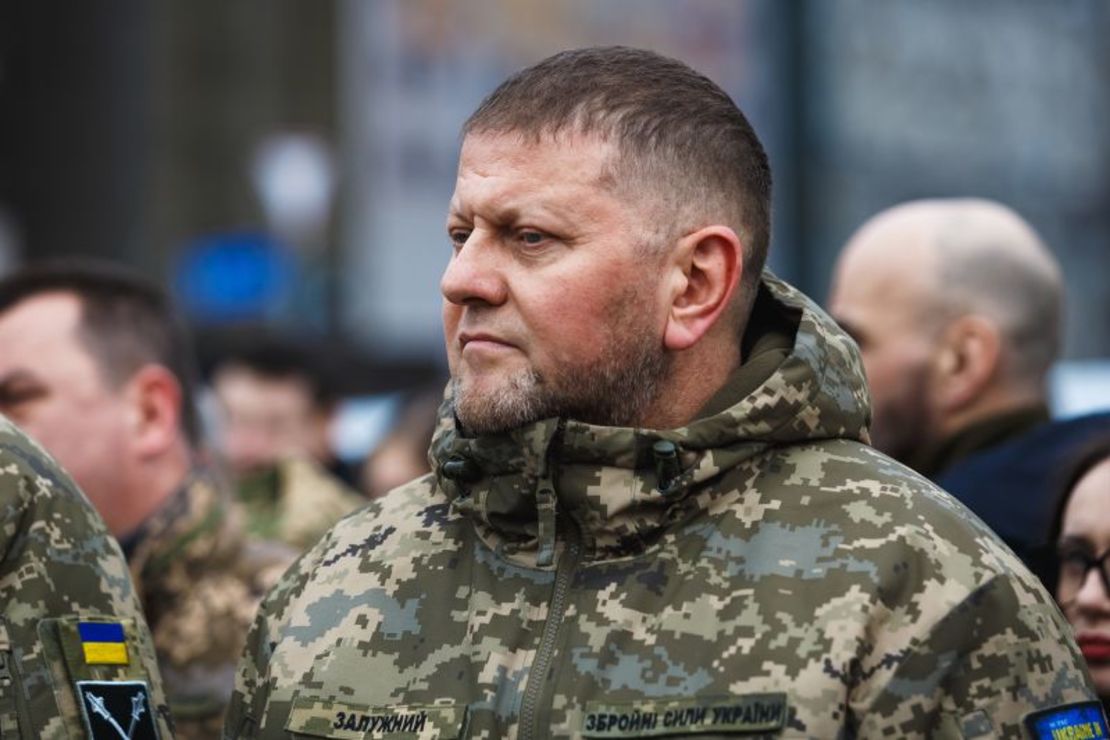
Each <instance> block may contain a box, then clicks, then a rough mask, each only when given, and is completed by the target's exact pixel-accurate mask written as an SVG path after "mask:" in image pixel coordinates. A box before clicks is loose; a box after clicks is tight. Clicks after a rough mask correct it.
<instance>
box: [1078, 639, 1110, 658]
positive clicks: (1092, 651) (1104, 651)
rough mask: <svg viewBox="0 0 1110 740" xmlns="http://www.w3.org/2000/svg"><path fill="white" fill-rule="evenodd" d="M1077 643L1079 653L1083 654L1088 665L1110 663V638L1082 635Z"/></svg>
mask: <svg viewBox="0 0 1110 740" xmlns="http://www.w3.org/2000/svg"><path fill="white" fill-rule="evenodd" d="M1075 641H1076V642H1077V643H1078V644H1079V651H1080V652H1081V653H1083V657H1084V658H1086V659H1087V662H1088V663H1107V662H1110V638H1108V637H1104V636H1102V635H1091V634H1086V635H1085V634H1082V633H1080V634H1079V636H1078V637H1076V639H1075Z"/></svg>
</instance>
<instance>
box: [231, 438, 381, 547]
mask: <svg viewBox="0 0 1110 740" xmlns="http://www.w3.org/2000/svg"><path fill="white" fill-rule="evenodd" d="M238 503H239V505H240V506H241V507H242V509H243V512H244V516H245V518H246V527H247V532H248V533H249V534H250V535H251V536H252V537H258V538H261V539H267V540H277V541H279V542H284V543H286V544H287V545H290V546H291V547H294V548H296V549H297V550H299V551H302V552H303V551H304V550H307V549H308V548H310V547H312V546H313V545H315V544H316V543H317V542H318V541H319V540H320V538H321V537H323V536H324V533H325V532H327V531H328V530H329V529H331V528H332V527H333V526H335V523H336V522H338V521H339V520H340V519H342V518H343V517H345V516H347V515H348V514H350V513H351V512H352V511H355V510H356V509H358V508H360V507H362V506H365V505H366V503H367V500H366V498H364V497H363V496H360V495H359V494H358V493H356V492H355V491H353V490H351V489H350V488H348V487H347V486H346V484H344V483H343V481H341V480H340V479H339V478H337V477H335V476H333V475H332V474H331V473H329V472H328V471H327V470H325V469H324V468H323V467H321V466H320V465H319V464H317V463H316V462H314V461H311V460H305V459H300V458H289V459H286V460H282V461H281V462H279V463H277V464H276V465H274V466H272V467H269V468H266V469H265V470H260V471H257V472H255V473H252V474H250V475H248V476H246V477H244V478H243V479H242V480H241V481H240V483H239V489H238Z"/></svg>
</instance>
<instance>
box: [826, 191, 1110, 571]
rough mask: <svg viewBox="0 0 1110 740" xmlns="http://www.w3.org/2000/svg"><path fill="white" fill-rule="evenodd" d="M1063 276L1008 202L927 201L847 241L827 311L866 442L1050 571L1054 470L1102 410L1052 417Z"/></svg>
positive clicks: (1101, 419) (1101, 425) (1102, 425)
mask: <svg viewBox="0 0 1110 740" xmlns="http://www.w3.org/2000/svg"><path fill="white" fill-rule="evenodd" d="M1062 289H1063V284H1062V279H1061V275H1060V268H1059V266H1058V265H1057V263H1056V260H1055V258H1054V257H1053V255H1052V253H1051V252H1050V251H1049V250H1048V249H1047V248H1046V247H1045V245H1044V244H1043V243H1042V241H1041V239H1040V237H1038V235H1037V234H1036V232H1034V230H1033V229H1032V227H1030V226H1029V224H1027V223H1026V222H1025V221H1023V220H1022V219H1021V217H1020V216H1018V215H1017V214H1016V213H1014V212H1013V211H1012V210H1010V209H1009V208H1007V207H1005V206H1003V205H1001V204H998V203H993V202H990V201H986V200H976V199H952V200H924V201H916V202H910V203H905V204H902V205H899V206H896V207H894V208H891V209H889V210H887V211H884V212H882V213H880V214H878V215H877V216H875V217H874V218H872V219H871V220H870V221H868V222H867V223H865V224H864V225H863V226H862V227H861V228H860V229H859V230H858V231H857V232H856V234H855V235H853V236H852V238H851V239H850V240H849V242H848V245H847V246H846V247H845V249H844V251H843V253H842V254H841V256H840V259H839V262H838V264H837V267H836V273H835V277H834V282H833V286H832V290H831V294H830V303H829V307H830V311H831V313H832V315H833V317H834V318H835V319H836V320H837V321H838V322H840V325H841V326H842V327H844V329H845V330H846V331H848V333H849V334H851V335H852V336H853V337H854V338H855V340H856V342H857V343H858V344H859V347H860V351H861V353H862V355H863V363H864V369H865V371H866V374H867V380H868V384H869V385H870V389H871V398H872V410H873V416H874V419H873V425H872V441H873V443H874V445H875V446H876V447H877V448H878V449H880V450H882V451H883V452H886V453H887V454H889V455H890V456H892V457H894V458H895V459H897V460H900V461H901V462H904V463H906V464H907V465H909V466H910V467H912V468H914V469H916V470H918V471H919V472H921V473H923V474H924V475H926V476H928V477H929V478H932V479H933V480H934V481H936V482H937V483H938V484H939V485H940V486H941V487H943V488H944V489H946V490H947V491H949V492H951V493H952V494H954V495H955V496H956V497H957V498H959V499H960V500H962V501H963V502H964V503H965V504H967V505H968V507H969V508H970V509H971V510H972V511H974V512H975V513H976V514H978V515H979V516H980V517H982V518H983V520H984V521H986V522H987V524H989V525H990V526H991V527H992V528H993V529H994V530H995V531H996V532H998V533H999V534H1000V535H1001V536H1002V538H1003V539H1004V540H1005V541H1006V542H1007V544H1009V545H1010V546H1011V547H1012V548H1013V549H1014V550H1015V552H1017V553H1018V555H1020V556H1021V557H1022V559H1023V560H1025V562H1026V563H1027V564H1029V565H1030V566H1031V567H1032V569H1033V570H1034V571H1035V572H1037V573H1038V575H1041V577H1042V579H1044V578H1046V577H1047V575H1048V574H1049V573H1050V572H1051V570H1050V569H1048V568H1047V564H1046V563H1045V562H1044V560H1043V555H1044V553H1045V552H1046V551H1047V549H1046V548H1047V546H1048V543H1047V542H1045V541H1044V538H1045V527H1044V522H1045V521H1047V518H1048V517H1049V515H1050V512H1051V506H1052V501H1051V500H1050V499H1051V498H1052V492H1053V491H1054V490H1055V488H1056V484H1057V481H1055V480H1054V478H1053V476H1054V474H1055V472H1056V471H1058V470H1060V469H1061V468H1062V467H1063V466H1064V465H1065V463H1066V462H1067V461H1068V459H1069V457H1070V453H1071V452H1072V451H1073V450H1075V449H1077V448H1078V447H1080V446H1082V445H1083V443H1084V442H1085V441H1086V440H1087V439H1089V438H1091V437H1092V436H1093V434H1095V433H1096V432H1097V431H1099V430H1106V429H1110V414H1100V415H1096V416H1092V417H1087V418H1083V419H1079V420H1072V421H1066V422H1056V423H1050V422H1049V409H1048V403H1047V385H1046V381H1047V376H1048V372H1049V369H1050V368H1051V367H1052V364H1053V362H1055V360H1056V358H1057V356H1058V355H1059V350H1060V337H1061V331H1062V327H1061V311H1062V303H1063V299H1062Z"/></svg>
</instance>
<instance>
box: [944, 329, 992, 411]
mask: <svg viewBox="0 0 1110 740" xmlns="http://www.w3.org/2000/svg"><path fill="white" fill-rule="evenodd" d="M1001 356H1002V336H1001V333H1000V332H999V330H998V327H997V326H996V325H995V324H994V323H993V322H991V321H989V320H988V319H985V318H983V317H981V316H974V315H969V316H961V317H960V318H958V319H956V320H955V321H953V322H952V323H951V324H949V325H948V327H947V328H946V329H945V330H944V332H943V334H942V336H941V342H940V346H939V350H938V353H937V355H936V358H935V362H934V371H935V374H936V376H937V384H936V386H935V388H936V394H937V402H938V403H939V404H940V406H941V408H943V409H944V410H946V411H958V410H960V409H962V408H965V407H966V406H968V405H969V404H971V403H973V402H974V401H975V400H976V399H977V398H978V397H979V396H981V395H982V393H983V392H984V391H985V390H986V389H987V388H988V387H989V386H990V385H991V384H992V383H993V382H994V380H995V377H996V376H997V374H998V372H999V370H1000V364H1001Z"/></svg>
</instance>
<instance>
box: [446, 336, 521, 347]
mask: <svg viewBox="0 0 1110 740" xmlns="http://www.w3.org/2000/svg"><path fill="white" fill-rule="evenodd" d="M470 345H473V346H476V347H488V348H490V349H496V348H498V347H512V346H514V345H513V344H512V342H508V341H506V340H504V339H502V338H501V337H498V336H494V335H493V334H485V333H481V332H474V333H468V332H463V333H462V334H459V346H460V347H461V348H462V349H466V348H467V347H468V346H470Z"/></svg>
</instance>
